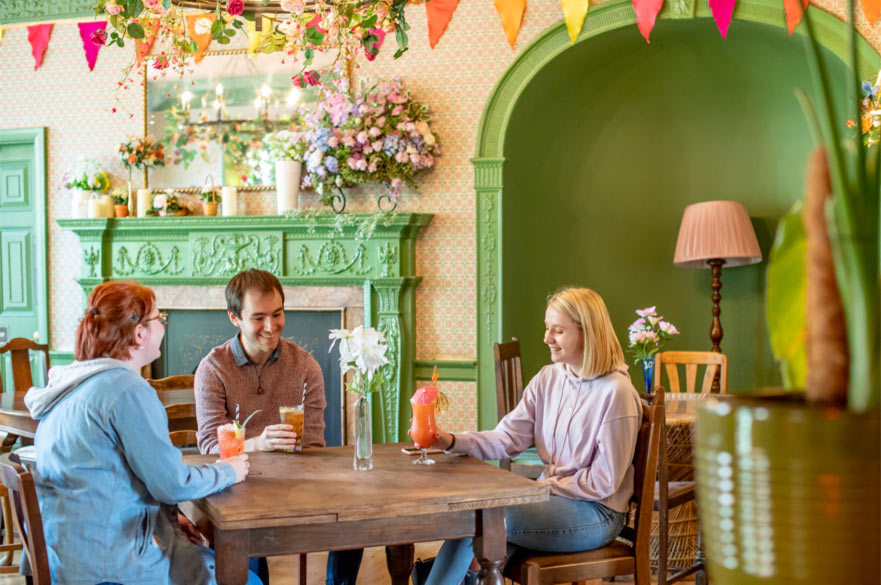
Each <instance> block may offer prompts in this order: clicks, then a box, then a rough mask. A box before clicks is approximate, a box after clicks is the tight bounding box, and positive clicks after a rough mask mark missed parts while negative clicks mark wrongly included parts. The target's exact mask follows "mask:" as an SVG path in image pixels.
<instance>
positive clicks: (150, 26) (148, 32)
mask: <svg viewBox="0 0 881 585" xmlns="http://www.w3.org/2000/svg"><path fill="white" fill-rule="evenodd" d="M135 22H138V20H137V19H135ZM139 24H141V26H143V27H144V38H143V39H135V58H136V59H137V60H138V67H140V66H141V63H142V62H143V60H144V57H146V56H147V55H149V54H150V49H152V48H153V43H155V42H156V34H157V33H158V32H159V20H147V21H146V22H144V23H139Z"/></svg>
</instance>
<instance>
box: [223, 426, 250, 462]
mask: <svg viewBox="0 0 881 585" xmlns="http://www.w3.org/2000/svg"><path fill="white" fill-rule="evenodd" d="M217 444H218V446H219V447H220V458H221V459H229V458H230V457H235V456H236V455H241V454H243V453H244V452H245V429H244V428H241V427H236V425H234V424H232V423H230V424H225V425H221V426H219V427H217Z"/></svg>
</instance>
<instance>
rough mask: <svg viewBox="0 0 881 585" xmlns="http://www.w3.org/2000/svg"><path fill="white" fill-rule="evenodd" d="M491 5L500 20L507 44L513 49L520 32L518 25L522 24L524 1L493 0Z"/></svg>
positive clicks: (524, 10) (524, 8)
mask: <svg viewBox="0 0 881 585" xmlns="http://www.w3.org/2000/svg"><path fill="white" fill-rule="evenodd" d="M493 3H494V4H495V5H496V11H497V12H498V13H499V18H501V20H502V28H503V29H504V30H505V36H506V37H508V44H509V45H511V48H512V49H513V48H514V43H516V42H517V34H518V33H519V32H520V23H521V22H523V13H524V12H526V0H493Z"/></svg>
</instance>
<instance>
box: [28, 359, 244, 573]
mask: <svg viewBox="0 0 881 585" xmlns="http://www.w3.org/2000/svg"><path fill="white" fill-rule="evenodd" d="M25 403H26V404H27V405H28V408H29V409H30V410H31V416H33V417H34V418H35V419H38V420H40V425H39V427H38V428H37V434H36V437H35V440H34V443H35V446H36V453H37V472H36V477H35V482H36V487H37V495H38V497H39V500H40V511H41V512H42V515H43V529H44V532H45V533H46V547H47V549H48V553H49V566H50V568H51V571H52V582H53V583H62V584H64V585H95V584H96V583H100V582H102V581H110V582H114V583H124V584H125V585H184V584H186V585H202V584H205V583H210V582H212V581H213V576H212V575H211V574H210V572H209V571H208V570H207V568H206V565H205V561H204V558H203V557H204V551H203V550H201V549H200V547H198V546H196V545H193V544H192V543H190V542H189V541H188V540H187V539H186V538H185V537H184V536H183V534H182V533H181V532H180V528H179V527H178V525H177V518H176V517H175V516H174V514H173V513H172V512H171V511H170V510H168V508H167V507H164V506H160V504H176V503H178V502H181V501H184V500H192V499H197V498H201V497H204V496H207V495H209V494H212V493H214V492H217V491H220V490H222V489H224V488H226V487H227V486H229V485H232V483H233V482H234V481H235V471H234V470H233V468H232V466H230V465H228V464H226V463H214V464H210V465H198V466H195V465H187V464H185V463H183V461H182V460H181V453H180V451H179V450H178V449H177V448H175V447H174V446H173V445H172V444H171V441H170V440H169V438H168V419H167V417H166V415H165V409H164V408H163V407H162V403H161V402H160V401H159V398H158V397H157V395H156V391H155V390H153V388H152V387H151V386H150V385H149V384H147V382H146V381H145V380H144V379H143V378H141V377H140V376H139V375H138V374H137V373H135V372H134V371H133V370H132V369H130V368H129V367H127V366H126V365H125V364H124V363H123V362H120V361H117V360H111V359H98V360H89V361H85V362H74V363H73V364H71V365H69V366H59V367H55V368H52V370H51V371H50V372H49V384H48V386H47V387H46V388H32V389H31V390H30V391H29V392H28V394H27V396H26V397H25ZM154 537H155V538H154ZM212 564H213V563H212Z"/></svg>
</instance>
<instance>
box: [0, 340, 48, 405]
mask: <svg viewBox="0 0 881 585" xmlns="http://www.w3.org/2000/svg"><path fill="white" fill-rule="evenodd" d="M31 351H40V352H43V365H44V369H43V376H44V377H45V376H46V373H47V372H48V371H49V346H48V345H45V344H41V343H36V342H34V341H31V340H30V339H27V338H25V337H15V338H13V339H10V340H9V341H8V342H6V343H5V344H3V345H0V355H3V354H4V353H7V352H12V383H13V388H14V389H15V391H16V392H27V391H28V389H29V388H30V387H31V386H33V385H34V379H33V377H32V376H31V358H30V352H31ZM0 392H3V380H2V378H0Z"/></svg>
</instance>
